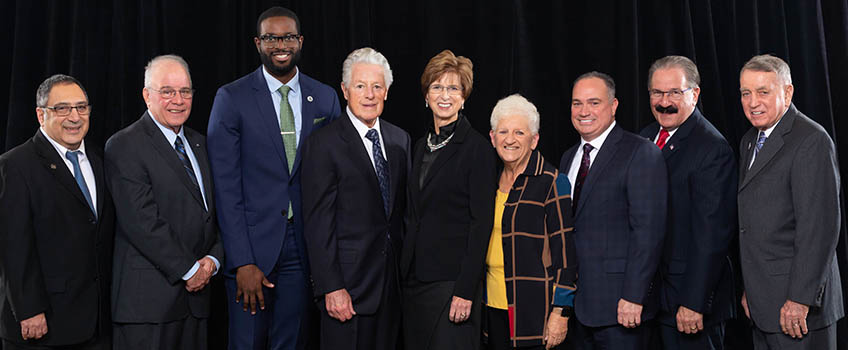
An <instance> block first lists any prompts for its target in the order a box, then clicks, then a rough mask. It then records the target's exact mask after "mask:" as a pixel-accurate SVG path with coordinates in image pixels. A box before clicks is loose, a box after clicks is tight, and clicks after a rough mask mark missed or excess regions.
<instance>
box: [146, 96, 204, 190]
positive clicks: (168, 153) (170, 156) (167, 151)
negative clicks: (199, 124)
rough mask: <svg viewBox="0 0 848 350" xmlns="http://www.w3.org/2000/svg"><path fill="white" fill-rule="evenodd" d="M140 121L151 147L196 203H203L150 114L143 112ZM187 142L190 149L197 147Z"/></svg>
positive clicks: (180, 162)
mask: <svg viewBox="0 0 848 350" xmlns="http://www.w3.org/2000/svg"><path fill="white" fill-rule="evenodd" d="M141 123H142V125H143V126H144V131H145V132H146V133H147V136H148V137H149V138H150V143H151V144H152V145H153V149H155V150H156V152H157V153H159V156H160V157H161V158H162V160H163V161H164V162H165V164H166V165H167V166H168V167H169V168H171V171H173V172H174V173H175V174H176V175H177V177H178V178H179V179H180V182H182V183H183V185H184V186H185V187H186V188H187V189H188V190H189V192H190V193H191V195H192V196H194V199H195V200H197V203H198V204H200V205H203V196H202V195H201V194H200V191H198V189H197V187H196V186H195V185H194V183H192V182H191V179H190V178H189V177H188V174H187V173H186V171H185V169H184V168H183V162H182V161H180V158H179V157H178V156H177V151H176V150H174V147H172V146H171V145H170V144H169V143H168V139H166V138H165V135H162V131H161V130H159V127H158V126H156V124H155V123H154V122H153V119H152V118H151V116H150V114H148V113H147V112H145V113H144V115H142V116H141ZM183 127H185V126H183ZM188 142H189V144H190V145H189V147H191V148H192V150H195V149H197V147H195V143H194V142H193V141H192V140H188ZM204 154H205V152H204ZM195 158H197V156H195ZM204 179H207V181H208V178H204Z"/></svg>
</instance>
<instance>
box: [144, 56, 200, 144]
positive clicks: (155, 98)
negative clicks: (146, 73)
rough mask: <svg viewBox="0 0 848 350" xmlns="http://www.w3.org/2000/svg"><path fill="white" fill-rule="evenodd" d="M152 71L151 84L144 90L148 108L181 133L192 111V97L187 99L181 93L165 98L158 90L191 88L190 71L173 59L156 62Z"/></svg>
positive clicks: (166, 125)
mask: <svg viewBox="0 0 848 350" xmlns="http://www.w3.org/2000/svg"><path fill="white" fill-rule="evenodd" d="M150 73H151V74H150V77H151V79H150V85H151V86H150V87H145V88H144V90H142V95H143V96H144V102H145V104H147V109H149V110H150V113H151V114H152V115H153V118H156V121H158V122H159V123H160V124H162V125H164V126H165V127H167V128H169V129H171V130H173V131H174V132H175V133H179V132H180V128H181V127H182V125H183V124H184V123H185V122H186V120H188V115H189V114H190V113H191V100H192V99H185V98H183V97H182V96H181V94H179V93H177V94H176V95H175V96H174V97H172V98H164V97H162V94H160V93H159V92H158V91H161V90H162V89H166V88H167V89H173V90H177V91H180V90H182V89H191V81H190V80H189V77H188V73H187V72H186V71H185V69H184V68H183V66H182V65H181V64H179V63H178V62H177V61H173V60H162V61H160V62H158V63H156V65H155V66H153V67H152V68H151V72H150Z"/></svg>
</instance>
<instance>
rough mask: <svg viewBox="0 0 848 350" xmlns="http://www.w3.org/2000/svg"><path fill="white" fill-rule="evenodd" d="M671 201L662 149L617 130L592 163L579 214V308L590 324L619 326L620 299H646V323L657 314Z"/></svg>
mask: <svg viewBox="0 0 848 350" xmlns="http://www.w3.org/2000/svg"><path fill="white" fill-rule="evenodd" d="M579 145H580V144H579V143H578V144H577V145H575V146H574V147H572V148H571V149H569V150H568V151H566V152H565V153H564V154H563V155H562V160H561V161H560V172H562V173H564V174H568V170H569V168H570V167H571V161H572V159H573V158H574V155H575V153H577V148H578V147H579ZM582 152H583V151H582V150H580V154H578V156H582ZM667 202H668V174H667V172H666V167H665V161H664V160H663V157H662V154H661V153H660V150H659V148H657V146H656V145H654V144H653V143H651V142H650V141H648V140H646V139H645V138H643V137H640V136H639V135H636V134H633V133H630V132H627V131H624V130H623V129H621V127H619V126H615V127H613V129H612V130H611V131H610V133H609V135H607V139H606V140H605V141H604V144H603V146H601V149H600V150H599V151H598V155H597V157H595V160H594V162H593V163H592V165H591V167H590V168H589V173H588V174H587V175H586V180H585V181H584V182H583V189H582V191H581V192H580V199H579V201H578V203H577V210H575V213H574V241H575V244H576V245H577V257H578V259H579V260H580V264H578V267H577V285H578V287H579V288H578V290H577V297H576V300H575V301H574V309H575V312H576V314H577V319H578V320H579V321H580V322H581V323H582V324H584V325H587V326H590V327H600V326H608V325H615V324H617V323H618V321H617V316H618V312H617V309H618V300H619V299H625V300H627V301H630V302H633V303H637V304H642V306H643V308H642V320H643V321H644V320H648V319H651V318H653V317H654V315H655V314H656V311H657V300H656V296H657V292H656V288H657V287H655V286H654V285H655V283H657V281H655V276H656V272H657V265H658V263H659V259H660V254H661V252H662V242H663V237H664V236H665V226H666V211H667Z"/></svg>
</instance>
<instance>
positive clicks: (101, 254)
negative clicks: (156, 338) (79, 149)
mask: <svg viewBox="0 0 848 350" xmlns="http://www.w3.org/2000/svg"><path fill="white" fill-rule="evenodd" d="M86 157H88V160H89V162H90V164H91V168H92V170H93V172H94V181H95V187H96V189H97V194H96V195H97V200H96V202H97V218H95V216H94V214H93V213H92V212H91V209H90V208H89V206H88V202H86V200H85V197H83V194H82V191H80V189H79V187H78V186H77V183H76V180H74V176H73V174H72V173H71V172H70V171H68V167H67V166H66V165H65V162H64V160H63V158H62V157H61V156H60V155H59V153H57V152H56V149H55V148H53V145H51V144H50V141H48V139H47V138H46V137H45V136H44V135H43V134H42V133H41V132H40V131H38V132H36V134H35V136H34V137H33V138H31V139H30V140H28V141H27V142H26V143H24V144H22V145H20V146H18V147H15V148H14V149H12V150H10V151H9V152H6V153H5V154H4V155H3V156H0V208H3V209H2V210H0V303H2V304H0V318H2V322H0V336H2V337H3V338H4V339H7V340H9V341H12V342H17V343H23V342H24V340H23V339H22V338H21V327H20V322H21V321H23V320H25V319H28V318H30V317H33V316H35V315H37V314H39V313H42V312H43V313H45V316H46V318H47V326H48V331H47V335H45V336H44V337H43V338H41V339H40V340H37V341H28V342H27V344H30V345H39V346H55V345H67V344H75V343H80V342H83V341H85V340H87V339H90V338H91V337H93V336H94V335H95V331H96V330H97V329H98V327H99V329H100V330H99V331H100V334H101V335H108V334H111V328H112V324H111V322H110V318H109V313H108V305H109V285H110V280H111V259H112V237H113V235H114V228H115V209H114V207H113V206H112V198H110V196H109V193H108V192H107V190H106V179H105V177H104V175H103V160H102V158H101V156H100V154H99V153H98V150H97V149H95V148H94V147H93V146H92V145H91V144H86Z"/></svg>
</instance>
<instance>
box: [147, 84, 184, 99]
mask: <svg viewBox="0 0 848 350" xmlns="http://www.w3.org/2000/svg"><path fill="white" fill-rule="evenodd" d="M147 89H148V90H150V91H154V92H157V93H159V95H161V96H162V97H163V98H168V99H170V98H174V97H177V91H179V92H180V96H181V97H182V98H184V99H186V100H190V99H191V98H192V97H194V89H189V88H184V89H180V90H174V89H172V88H162V89H160V90H156V89H154V88H152V87H149V86H148V87H147Z"/></svg>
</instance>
